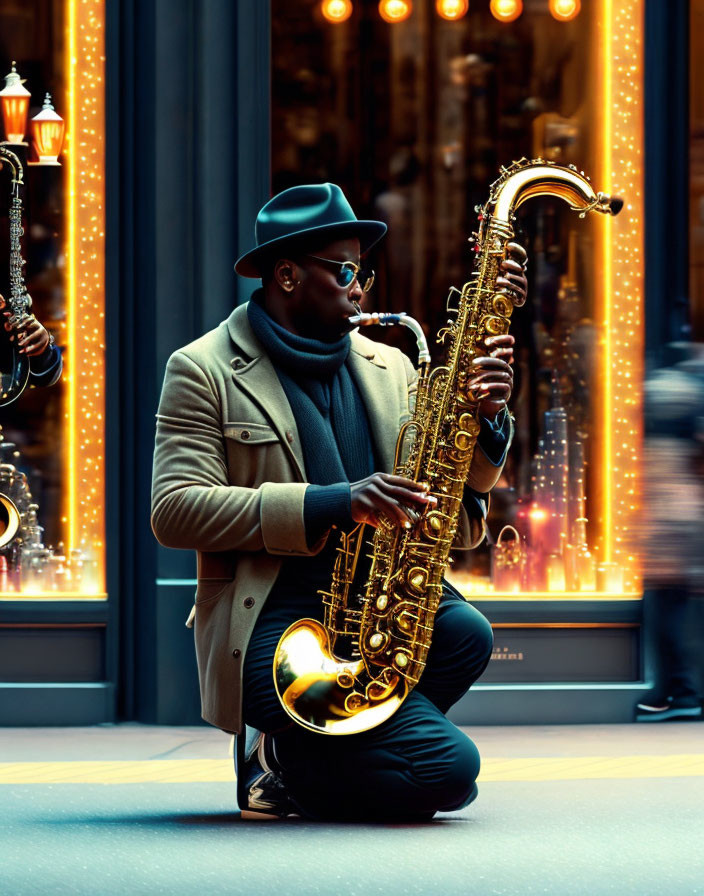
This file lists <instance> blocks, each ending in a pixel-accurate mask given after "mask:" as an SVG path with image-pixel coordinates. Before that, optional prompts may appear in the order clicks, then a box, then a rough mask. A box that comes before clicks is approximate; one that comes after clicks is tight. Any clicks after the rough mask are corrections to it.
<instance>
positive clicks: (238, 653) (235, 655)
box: [232, 647, 242, 659]
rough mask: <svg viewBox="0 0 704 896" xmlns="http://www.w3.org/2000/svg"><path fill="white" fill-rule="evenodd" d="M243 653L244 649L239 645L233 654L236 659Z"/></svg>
mask: <svg viewBox="0 0 704 896" xmlns="http://www.w3.org/2000/svg"><path fill="white" fill-rule="evenodd" d="M241 653H242V651H241V650H240V649H239V647H235V649H234V650H233V651H232V655H233V656H234V658H235V659H238V658H239V657H240V655H241Z"/></svg>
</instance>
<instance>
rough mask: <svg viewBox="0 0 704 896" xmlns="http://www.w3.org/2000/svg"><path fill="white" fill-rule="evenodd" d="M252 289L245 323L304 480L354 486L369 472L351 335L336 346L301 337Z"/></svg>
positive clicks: (365, 427)
mask: <svg viewBox="0 0 704 896" xmlns="http://www.w3.org/2000/svg"><path fill="white" fill-rule="evenodd" d="M262 299H263V295H262V293H261V291H257V292H256V293H255V294H254V295H253V296H252V299H251V300H250V302H249V304H248V306H247V315H248V317H249V323H250V325H251V327H252V329H253V330H254V333H255V335H256V337H257V339H258V340H259V341H260V342H261V344H262V345H263V346H264V348H265V349H266V351H267V354H268V355H269V358H270V359H271V362H272V364H273V365H274V368H275V370H276V373H277V375H278V377H279V381H280V382H281V385H282V387H283V390H284V392H285V393H286V397H287V398H288V401H289V404H290V405H291V410H292V411H293V416H294V418H295V420H296V424H297V426H298V434H299V437H300V439H301V447H302V449H303V461H304V463H305V467H306V474H307V477H308V481H309V482H311V483H315V484H317V485H330V484H332V483H335V482H343V481H348V482H357V481H358V480H359V479H364V478H365V477H366V476H369V475H370V474H371V473H372V472H373V463H374V460H373V452H372V445H371V439H370V435H369V425H368V421H367V415H366V409H365V407H364V404H363V402H362V399H361V396H360V395H359V392H358V390H357V388H356V386H355V384H354V381H353V379H352V377H351V375H350V372H349V370H348V368H347V365H346V363H345V362H346V361H347V357H348V355H349V352H350V337H349V335H345V336H343V337H342V338H341V339H338V340H337V341H336V342H320V341H318V340H317V339H304V338H303V337H301V336H296V335H294V334H293V333H290V332H289V331H288V330H285V329H284V328H283V327H281V326H280V325H279V324H277V323H276V321H274V320H272V318H271V317H269V315H268V314H267V313H266V311H265V310H264V308H263V305H262Z"/></svg>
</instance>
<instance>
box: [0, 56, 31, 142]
mask: <svg viewBox="0 0 704 896" xmlns="http://www.w3.org/2000/svg"><path fill="white" fill-rule="evenodd" d="M15 65H16V63H14V62H13V63H12V71H11V72H10V74H9V75H5V86H4V87H3V89H2V90H0V102H1V103H2V119H3V122H4V125H5V134H6V136H7V141H8V143H24V135H25V132H26V130H27V112H28V111H29V98H30V96H31V94H30V92H29V91H28V90H27V88H26V87H24V81H23V79H22V78H20V76H19V75H18V74H17V69H16V68H15Z"/></svg>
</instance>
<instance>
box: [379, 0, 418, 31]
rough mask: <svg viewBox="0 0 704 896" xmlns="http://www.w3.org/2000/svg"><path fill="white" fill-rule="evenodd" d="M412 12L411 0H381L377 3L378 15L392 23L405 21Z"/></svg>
mask: <svg viewBox="0 0 704 896" xmlns="http://www.w3.org/2000/svg"><path fill="white" fill-rule="evenodd" d="M412 12H413V4H412V3H411V0H381V3H380V4H379V15H380V16H381V17H382V19H383V20H384V21H385V22H389V23H390V24H392V25H393V24H395V23H396V22H403V21H405V20H406V19H407V18H408V17H409V16H410V14H411V13H412Z"/></svg>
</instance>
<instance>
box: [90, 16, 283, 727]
mask: <svg viewBox="0 0 704 896" xmlns="http://www.w3.org/2000/svg"><path fill="white" fill-rule="evenodd" d="M108 8H109V16H110V19H109V21H108V29H109V30H108V36H109V48H108V61H109V71H111V73H112V76H111V78H110V80H109V94H108V113H109V122H110V139H109V144H108V145H109V154H108V183H109V187H110V194H109V201H108V207H109V211H110V221H111V224H112V227H111V228H110V230H109V247H110V249H109V257H110V271H109V282H110V284H111V298H112V301H110V302H109V306H110V308H111V309H112V312H113V316H112V321H111V323H112V330H111V332H114V333H115V336H116V342H118V341H119V345H116V344H113V352H112V356H111V366H110V371H109V372H110V373H111V374H112V376H111V382H112V384H113V390H112V396H111V398H112V404H111V406H112V407H114V408H116V409H119V414H116V415H115V416H114V417H113V432H112V439H111V444H112V445H114V446H115V454H114V456H113V459H112V465H111V468H112V469H113V471H115V470H119V471H120V475H119V477H117V476H113V478H112V480H111V490H110V497H111V499H112V500H111V506H112V507H113V508H114V509H115V512H114V513H112V514H111V519H112V520H113V522H114V523H115V529H114V531H113V536H112V539H111V541H110V543H109V550H110V559H111V563H110V566H109V568H110V569H111V570H112V573H113V580H112V581H113V586H114V588H115V590H116V591H118V592H119V594H120V611H119V644H120V647H119V656H120V676H119V687H118V694H119V701H118V716H119V717H121V718H127V719H132V718H135V719H140V720H142V721H150V722H160V723H166V724H169V723H173V724H179V723H180V724H183V723H194V722H197V721H198V720H199V719H200V702H199V697H198V684H197V677H196V668H195V658H194V652H193V635H192V631H191V630H190V629H187V628H186V627H185V625H184V623H185V620H186V618H187V616H188V613H189V611H190V608H191V606H192V603H193V595H194V591H195V559H194V555H193V554H192V552H186V551H175V550H168V549H165V548H162V547H160V546H158V545H157V544H156V542H155V540H154V536H153V535H152V532H151V529H150V526H149V493H150V481H151V461H152V452H153V441H154V426H155V419H154V415H155V412H156V407H157V404H158V398H159V392H160V389H161V382H162V378H163V373H164V369H165V366H166V362H167V359H168V357H169V355H170V354H171V352H173V351H174V350H175V349H177V348H179V347H180V346H182V345H184V344H186V343H188V342H190V341H191V340H193V339H195V338H197V337H198V336H200V335H201V334H202V333H203V332H205V331H206V330H209V329H211V328H213V327H215V326H216V325H217V324H218V323H220V321H221V320H223V319H224V318H225V317H227V316H228V314H229V313H230V311H231V310H232V307H233V305H234V304H235V303H236V302H237V301H238V300H241V299H243V298H246V296H245V295H242V296H241V295H240V294H239V292H238V290H241V288H242V287H241V286H240V284H238V283H236V277H235V274H234V271H233V263H234V259H235V258H236V257H237V251H238V248H239V247H240V246H242V245H245V244H248V243H249V241H250V240H251V231H252V221H253V220H254V216H255V215H256V212H257V210H258V209H259V208H260V206H261V205H262V203H263V202H264V201H266V199H267V198H268V195H269V165H268V160H267V153H266V151H265V149H264V150H263V149H262V148H263V147H264V148H266V147H267V146H268V97H269V86H268V85H269V49H268V48H269V17H268V4H267V3H262V2H259V0H242V2H238V3H232V2H229V0H208V2H202V3H200V2H196V0H151V2H147V3H144V2H137V0H133V2H126V3H120V4H109V5H108ZM242 72H245V73H247V74H246V77H242V76H241V74H242Z"/></svg>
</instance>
